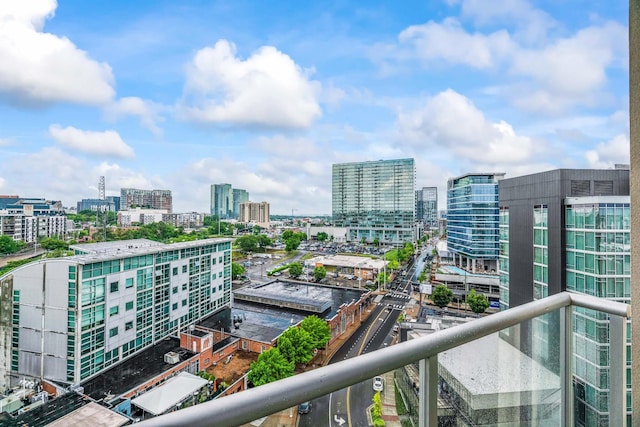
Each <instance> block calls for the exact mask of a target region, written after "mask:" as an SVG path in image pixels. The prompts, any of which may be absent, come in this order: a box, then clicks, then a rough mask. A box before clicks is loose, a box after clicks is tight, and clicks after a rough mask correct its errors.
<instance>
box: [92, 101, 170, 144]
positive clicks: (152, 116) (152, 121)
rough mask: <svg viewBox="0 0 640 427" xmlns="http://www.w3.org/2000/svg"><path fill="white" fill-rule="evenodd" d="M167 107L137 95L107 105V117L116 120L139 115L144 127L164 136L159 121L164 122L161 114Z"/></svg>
mask: <svg viewBox="0 0 640 427" xmlns="http://www.w3.org/2000/svg"><path fill="white" fill-rule="evenodd" d="M166 109H167V108H166V107H164V106H162V105H160V104H157V103H155V102H152V101H148V100H144V99H142V98H138V97H135V96H131V97H124V98H120V99H118V100H117V101H114V102H112V103H111V104H109V105H107V106H106V107H105V110H104V111H105V115H106V116H107V119H109V120H112V121H115V120H118V119H120V118H122V117H125V116H134V117H138V119H139V120H140V124H141V125H142V127H144V128H145V129H147V130H148V131H149V132H151V133H152V134H154V135H155V136H162V129H161V128H160V126H159V125H158V122H163V121H164V117H162V116H161V115H160V113H161V112H162V111H165V110H166Z"/></svg>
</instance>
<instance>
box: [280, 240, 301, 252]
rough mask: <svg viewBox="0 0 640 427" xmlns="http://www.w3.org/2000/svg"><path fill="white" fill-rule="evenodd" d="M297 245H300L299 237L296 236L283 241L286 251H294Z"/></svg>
mask: <svg viewBox="0 0 640 427" xmlns="http://www.w3.org/2000/svg"><path fill="white" fill-rule="evenodd" d="M298 246H300V239H298V238H297V237H296V236H293V237H289V238H288V239H287V240H285V241H284V250H285V251H287V252H292V251H295V250H296V249H298Z"/></svg>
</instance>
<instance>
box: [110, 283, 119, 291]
mask: <svg viewBox="0 0 640 427" xmlns="http://www.w3.org/2000/svg"><path fill="white" fill-rule="evenodd" d="M109 290H110V291H111V292H118V282H111V284H110V285H109Z"/></svg>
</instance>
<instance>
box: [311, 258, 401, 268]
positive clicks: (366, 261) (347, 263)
mask: <svg viewBox="0 0 640 427" xmlns="http://www.w3.org/2000/svg"><path fill="white" fill-rule="evenodd" d="M304 263H305V264H306V265H315V264H322V265H331V266H336V267H354V268H364V269H367V270H371V269H374V270H380V269H383V268H384V266H385V265H387V264H389V261H387V260H384V259H380V258H369V257H362V256H352V255H320V256H316V257H313V258H311V259H308V260H306V261H305V262H304Z"/></svg>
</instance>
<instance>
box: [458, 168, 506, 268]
mask: <svg viewBox="0 0 640 427" xmlns="http://www.w3.org/2000/svg"><path fill="white" fill-rule="evenodd" d="M503 177H504V174H503V173H498V174H495V173H489V174H469V175H463V176H461V177H458V178H453V179H450V180H449V182H448V184H447V245H448V249H449V251H450V252H451V253H452V254H453V255H454V256H455V257H459V258H457V261H456V263H457V264H462V265H463V266H467V267H469V268H472V269H473V270H474V271H475V270H480V271H493V272H494V273H495V272H496V271H497V268H498V266H497V260H498V256H499V233H498V223H499V219H498V215H499V212H498V182H499V181H500V180H501V179H502V178H503Z"/></svg>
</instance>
